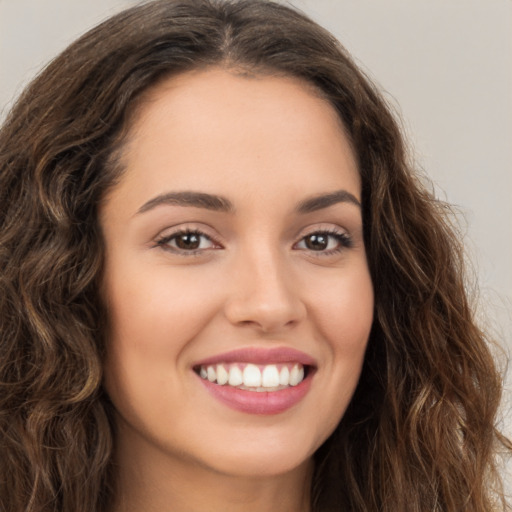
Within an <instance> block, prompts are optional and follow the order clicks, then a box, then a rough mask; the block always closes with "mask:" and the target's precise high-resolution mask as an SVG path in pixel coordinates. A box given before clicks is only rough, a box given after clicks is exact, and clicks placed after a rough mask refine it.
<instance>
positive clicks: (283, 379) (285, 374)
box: [279, 366, 290, 386]
mask: <svg viewBox="0 0 512 512" xmlns="http://www.w3.org/2000/svg"><path fill="white" fill-rule="evenodd" d="M279 384H280V385H281V386H289V385H290V370H288V366H283V367H282V368H281V371H280V372H279Z"/></svg>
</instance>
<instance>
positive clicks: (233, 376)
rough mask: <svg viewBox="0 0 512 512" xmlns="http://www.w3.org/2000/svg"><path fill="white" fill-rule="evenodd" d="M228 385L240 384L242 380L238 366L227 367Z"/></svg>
mask: <svg viewBox="0 0 512 512" xmlns="http://www.w3.org/2000/svg"><path fill="white" fill-rule="evenodd" d="M228 382H229V385H230V386H240V384H242V383H243V382H244V379H243V376H242V370H240V368H238V366H232V367H231V368H230V369H229V381H228Z"/></svg>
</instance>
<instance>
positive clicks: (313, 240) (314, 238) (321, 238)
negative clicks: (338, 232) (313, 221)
mask: <svg viewBox="0 0 512 512" xmlns="http://www.w3.org/2000/svg"><path fill="white" fill-rule="evenodd" d="M304 244H305V246H306V248H307V249H310V250H311V251H325V249H327V247H328V245H329V235H327V234H325V233H314V234H312V235H308V236H307V237H305V238H304Z"/></svg>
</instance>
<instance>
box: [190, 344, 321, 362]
mask: <svg viewBox="0 0 512 512" xmlns="http://www.w3.org/2000/svg"><path fill="white" fill-rule="evenodd" d="M220 363H253V364H273V363H301V364H302V365H304V366H317V364H316V361H315V360H314V359H313V358H312V357H311V356H309V355H307V354H305V353H304V352H301V351H300V350H295V349H293V348H288V347H275V348H259V347H258V348H257V347H250V348H239V349H236V350H232V351H230V352H225V353H223V354H217V355H215V356H212V357H209V358H207V359H203V360H201V361H198V362H197V363H195V364H194V367H197V366H207V365H209V364H220Z"/></svg>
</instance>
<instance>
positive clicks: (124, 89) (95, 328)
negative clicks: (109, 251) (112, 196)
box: [0, 0, 510, 512]
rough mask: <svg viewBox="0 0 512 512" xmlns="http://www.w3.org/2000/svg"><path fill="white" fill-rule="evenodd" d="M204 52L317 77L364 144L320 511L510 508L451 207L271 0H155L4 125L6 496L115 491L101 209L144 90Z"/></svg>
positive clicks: (74, 507)
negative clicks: (361, 349) (366, 299)
mask: <svg viewBox="0 0 512 512" xmlns="http://www.w3.org/2000/svg"><path fill="white" fill-rule="evenodd" d="M207 66H222V67H228V68H233V69H237V70H245V71H249V72H251V73H277V74H283V75H291V76H295V77H299V78H302V79H304V80H305V81H307V82H309V83H311V84H313V85H314V86H315V87H316V88H317V89H318V90H319V91H321V93H322V94H323V96H324V97H325V98H326V99H327V100H328V101H329V102H330V103H331V104H332V105H333V107H334V108H335V109H336V110H337V111H338V113H339V115H340V118H341V119H342V121H343V123H344V125H345V127H346V130H347V132H348V134H349V136H350V138H351V141H352V144H353V147H354V149H355V152H356V155H357V158H358V163H359V169H360V173H361V177H362V200H363V222H364V232H365V243H366V247H367V253H368V259H369V266H370V271H371V276H372V280H373V284H374V287H375V320H374V325H373V328H372V332H371V336H370V340H369V347H368V351H367V354H366V358H365V363H364V368H363V372H362V376H361V379H360V383H359V385H358V388H357V390H356V392H355V395H354V398H353V400H352V402H351V404H350V406H349V409H348V410H347V412H346V414H345V416H344V417H343V419H342V421H341V423H340V425H339V426H338V428H337V429H336V431H335V432H334V434H333V435H332V436H331V437H330V438H329V439H328V440H327V441H326V442H325V444H324V445H323V446H322V447H321V448H320V450H319V451H318V452H317V454H316V455H315V457H316V469H315V475H314V482H313V494H312V495H313V503H312V507H313V510H316V511H320V512H328V511H342V510H343V511H345V510H350V511H353V512H354V511H360V512H363V511H364V512H368V511H382V512H416V511H417V512H420V511H422V512H423V511H424V512H427V511H428V512H435V511H439V512H440V511H443V512H452V511H453V512H455V511H461V510H464V511H466V512H471V511H475V512H476V511H490V510H498V509H501V510H504V509H505V508H506V505H505V503H504V502H503V501H502V500H500V496H501V494H500V489H499V477H498V474H497V471H496V467H495V459H494V456H495V451H496V448H497V445H498V443H499V442H502V443H505V444H507V441H506V440H504V438H503V437H501V436H500V435H499V433H498V432H497V430H496V429H495V421H496V419H495V418H496V413H497V408H498V405H499V400H500V392H501V380H500V376H499V374H498V372H497V371H496V369H495V365H494V362H493V359H492V357H491V354H490V352H489V349H488V346H487V344H486V339H485V336H484V334H483V333H482V332H481V331H480V330H479V328H478V327H477V326H476V324H475V322H474V318H473V312H472V310H471V308H470V305H469V304H468V299H467V296H466V292H465V283H464V276H463V265H462V253H461V248H460V245H459V241H458V240H459V239H458V237H457V236H456V235H455V234H454V231H453V229H452V228H451V225H450V223H449V222H448V221H447V220H446V213H447V207H446V206H444V205H443V204H442V203H440V202H438V201H436V200H435V199H434V198H433V196H432V195H431V193H429V192H428V191H427V190H426V189H425V188H424V187H423V186H422V185H421V184H420V183H419V181H418V179H417V177H416V176H415V174H414V172H413V171H412V170H411V168H410V167H411V166H410V165H409V163H408V160H407V156H406V151H405V148H404V143H403V139H402V136H401V134H400V131H399V129H398V126H397V123H396V121H395V120H394V118H393V116H392V115H391V114H390V111H389V109H388V108H387V106H386V105H385V104H384V102H383V100H382V99H381V97H380V95H379V93H378V92H377V91H376V89H375V88H374V86H373V85H372V84H371V83H370V82H369V81H368V80H367V79H366V78H365V77H364V76H363V75H362V73H361V72H360V71H359V70H358V69H357V67H356V66H355V65H354V63H353V62H352V60H351V59H350V57H349V56H348V55H347V52H346V51H345V50H344V49H343V48H342V47H341V46H340V44H339V43H338V42H337V41H336V40H335V39H334V38H333V37H332V36H331V35H330V34H329V33H327V32H326V31H324V30H323V29H322V28H320V27H319V26H318V25H316V24H315V23H314V22H312V21H311V20H309V19H308V18H307V17H305V16H303V15H302V14H300V13H298V12H296V11H294V10H292V9H290V8H288V7H285V6H282V5H279V4H277V3H274V2H267V1H262V0H242V1H227V2H222V1H217V0H176V1H171V0H159V1H155V2H149V3H147V4H145V5H141V6H139V7H136V8H133V9H130V10H127V11H125V12H123V13H121V14H118V15H117V16H114V17H113V18H111V19H109V20H108V21H106V22H105V23H103V24H102V25H100V26H99V27H97V28H95V29H93V30H92V31H90V32H89V33H87V34H85V35H84V36H83V37H81V38H80V39H79V40H78V41H77V42H75V43H74V44H73V45H71V46H70V47H69V48H68V49H67V50H66V51H64V53H62V54H61V55H60V56H59V57H57V58H56V59H55V60H54V61H53V62H52V63H50V65H49V66H48V67H47V68H46V69H45V70H44V71H43V72H42V73H41V74H40V75H39V76H38V77H37V78H36V79H35V80H34V82H33V83H32V84H31V85H30V86H29V87H28V88H27V89H26V91H25V92H24V93H23V94H22V96H21V97H20V98H19V100H18V102H17V103H16V105H15V106H14V108H13V109H12V111H11V112H10V114H9V116H8V118H7V120H6V122H5V124H4V126H3V127H2V129H1V132H0V205H1V206H0V269H1V274H0V510H2V511H5V512H7V511H9V512H22V511H23V512H43V511H44V512H57V511H58V512H67V511H74V512H91V511H105V510H106V509H107V507H108V504H109V503H110V499H111V498H112V492H113V491H112V488H113V479H114V478H115V472H114V471H113V470H112V463H111V459H112V446H113V435H112V431H113V430H112V422H111V420H110V419H109V418H110V417H111V414H110V412H109V411H110V407H111V406H110V405H109V401H108V398H107V397H106V396H105V394H104V392H103V390H102V358H103V352H104V348H103V347H104V339H103V332H104V325H105V319H104V316H105V313H104V309H103V308H102V305H101V297H100V295H99V282H100V280H101V274H102V264H103V241H102V236H101V232H100V229H99V226H98V216H97V212H98V205H99V204H100V202H101V200H102V198H104V197H105V194H106V193H107V191H108V190H109V188H110V187H112V186H114V185H115V182H116V180H117V179H118V178H119V176H120V173H121V172H122V170H121V169H120V168H119V165H118V163H117V160H116V155H118V154H119V152H120V151H121V150H122V142H123V137H124V135H125V134H126V130H127V129H128V128H129V124H130V123H129V120H130V117H131V114H132V112H133V111H134V109H135V106H136V105H137V102H138V101H139V100H140V98H141V93H142V92H143V91H146V90H147V89H148V88H149V87H151V86H153V85H154V84H156V83H157V82H158V81H159V80H160V79H162V78H164V77H168V76H172V75H175V74H178V73H181V72H184V71H187V70H192V69H198V68H203V67H207ZM508 446H509V447H510V445H508Z"/></svg>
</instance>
